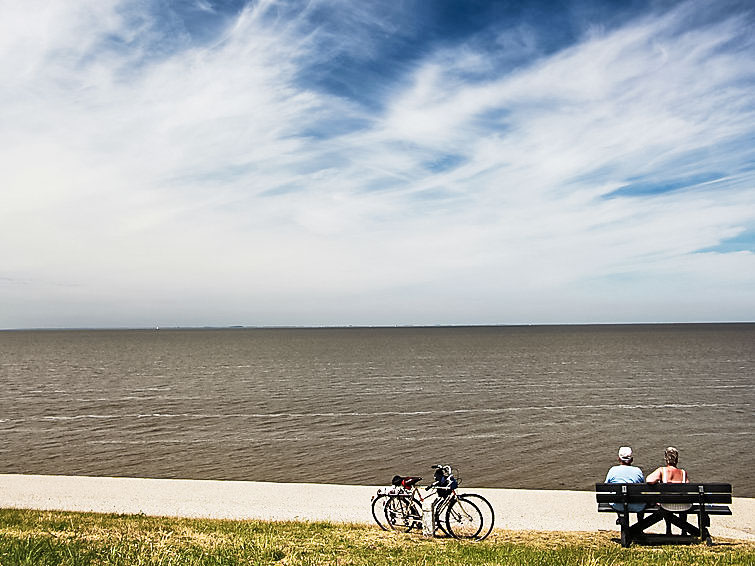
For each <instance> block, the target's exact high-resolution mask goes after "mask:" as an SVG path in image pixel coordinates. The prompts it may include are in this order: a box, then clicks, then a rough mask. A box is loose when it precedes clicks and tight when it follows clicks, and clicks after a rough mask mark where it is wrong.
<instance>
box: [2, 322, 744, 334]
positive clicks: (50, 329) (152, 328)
mask: <svg viewBox="0 0 755 566" xmlns="http://www.w3.org/2000/svg"><path fill="white" fill-rule="evenodd" d="M750 325H755V321H746V320H742V321H740V320H733V321H712V322H711V321H708V322H700V321H693V322H543V323H511V324H396V325H388V324H376V325H358V324H353V325H351V324H350V325H302V326H298V325H259V326H255V325H229V326H163V325H159V326H92V327H88V326H81V327H75V326H72V327H65V326H61V327H33V328H0V332H59V331H74V332H76V331H80V332H93V331H100V330H102V331H116V332H121V331H173V330H351V329H354V330H372V329H375V330H384V329H418V330H431V329H456V328H458V329H470V328H479V329H494V328H557V327H566V328H580V327H583V328H592V327H599V328H606V327H621V328H623V327H628V326H629V327H642V326H647V327H653V328H657V327H659V326H669V327H679V326H686V327H692V326H750Z"/></svg>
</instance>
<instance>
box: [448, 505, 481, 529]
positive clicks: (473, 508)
mask: <svg viewBox="0 0 755 566" xmlns="http://www.w3.org/2000/svg"><path fill="white" fill-rule="evenodd" d="M482 526H483V517H482V512H481V511H480V508H479V507H477V505H475V504H474V503H472V502H471V501H469V500H468V499H462V498H460V497H457V498H456V499H454V500H453V501H452V502H451V505H450V506H449V507H448V511H447V512H446V529H447V530H448V532H449V533H450V534H451V536H452V537H454V538H479V536H480V532H482Z"/></svg>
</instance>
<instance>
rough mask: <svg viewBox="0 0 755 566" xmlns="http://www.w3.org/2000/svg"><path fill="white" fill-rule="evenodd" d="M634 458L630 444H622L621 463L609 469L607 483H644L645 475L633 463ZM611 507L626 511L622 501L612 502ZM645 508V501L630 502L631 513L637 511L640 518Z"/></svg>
mask: <svg viewBox="0 0 755 566" xmlns="http://www.w3.org/2000/svg"><path fill="white" fill-rule="evenodd" d="M633 460H634V454H633V453H632V449H631V448H630V447H629V446H622V447H621V448H619V465H618V466H613V467H612V468H611V469H610V470H608V473H607V474H606V482H605V483H644V481H645V476H644V474H643V473H642V470H641V469H640V468H638V467H637V466H633V465H632V461H633ZM611 507H613V508H614V509H616V511H619V512H621V511H624V505H622V504H621V503H612V504H611ZM644 510H645V504H644V503H630V504H629V509H628V511H629V512H630V513H637V519H638V520H642V517H643V513H642V512H643V511H644Z"/></svg>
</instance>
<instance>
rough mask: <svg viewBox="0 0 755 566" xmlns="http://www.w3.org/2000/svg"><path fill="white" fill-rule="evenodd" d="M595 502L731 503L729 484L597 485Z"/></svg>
mask: <svg viewBox="0 0 755 566" xmlns="http://www.w3.org/2000/svg"><path fill="white" fill-rule="evenodd" d="M595 496H596V498H597V500H598V503H622V502H624V500H625V497H626V501H627V502H629V503H731V484H730V483H656V484H647V483H596V484H595Z"/></svg>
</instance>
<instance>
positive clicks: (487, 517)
mask: <svg viewBox="0 0 755 566" xmlns="http://www.w3.org/2000/svg"><path fill="white" fill-rule="evenodd" d="M459 498H460V499H466V500H467V501H471V502H472V503H474V504H475V505H477V508H478V509H479V510H480V513H482V529H481V530H480V533H479V534H478V535H477V538H478V539H479V540H482V539H484V538H487V537H488V535H489V534H490V533H491V531H492V530H493V524H494V523H495V512H494V511H493V506H492V505H491V504H490V501H488V500H487V499H485V498H484V497H483V496H482V495H478V494H476V493H462V494H461V495H459Z"/></svg>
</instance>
